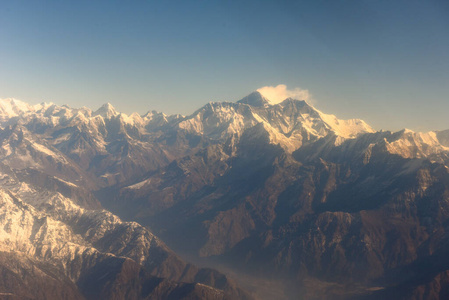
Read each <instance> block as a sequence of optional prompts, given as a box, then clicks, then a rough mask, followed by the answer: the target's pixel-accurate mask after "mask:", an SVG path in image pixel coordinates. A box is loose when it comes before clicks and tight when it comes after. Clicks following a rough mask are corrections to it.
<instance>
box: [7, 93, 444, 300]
mask: <svg viewBox="0 0 449 300" xmlns="http://www.w3.org/2000/svg"><path fill="white" fill-rule="evenodd" d="M448 168H449V130H446V131H431V132H427V133H418V132H413V131H410V130H406V129H404V130H401V131H398V132H390V131H375V130H374V129H373V128H371V127H370V126H369V125H368V124H367V123H365V122H364V121H362V120H359V119H351V120H341V119H338V118H337V117H336V116H334V115H330V114H325V113H323V112H321V111H319V110H317V109H316V108H314V107H313V106H312V105H310V104H309V103H307V102H306V101H301V100H295V99H291V98H288V99H285V100H284V101H283V102H281V103H278V104H272V103H270V101H269V100H268V99H266V98H264V97H263V96H262V95H261V94H260V93H258V92H254V93H252V94H250V95H248V96H246V97H245V98H243V99H242V100H240V101H237V102H211V103H208V104H206V105H205V106H203V107H201V108H200V109H198V110H197V111H195V112H194V113H193V114H191V115H189V116H182V115H170V116H168V115H165V114H163V113H160V112H156V111H150V112H148V113H146V114H144V115H139V114H137V113H133V114H131V115H126V114H123V113H119V112H117V111H116V110H115V109H114V107H113V106H112V105H111V104H105V105H103V106H102V107H100V108H99V109H98V110H96V111H92V110H90V109H88V108H85V107H83V108H70V107H68V106H65V105H63V106H58V105H55V104H52V103H42V104H38V105H29V104H26V103H24V102H22V101H19V100H16V99H3V100H0V203H1V206H0V211H1V213H0V225H1V226H0V250H1V251H0V269H1V272H2V276H1V278H0V294H1V295H4V296H5V297H11V299H16V298H17V297H18V299H298V298H300V299H445V298H447V297H448V296H449V259H448V258H447V255H446V253H448V251H449V243H448V242H449V238H448V235H447V231H448V230H449V228H448V226H449V225H448V224H449V205H448V203H449V202H448V200H449V171H448ZM448 232H449V231H448ZM172 249H173V250H172ZM181 257H185V258H189V259H188V260H192V261H195V262H197V264H198V265H203V266H205V267H197V266H195V265H194V264H191V263H187V262H186V261H185V259H183V258H181ZM211 267H213V268H211ZM214 268H216V269H220V270H221V271H216V270H215V269H214ZM229 274H232V275H231V276H229ZM231 277H233V278H231ZM267 282H268V283H271V284H274V283H276V287H274V286H270V285H269V284H268V285H267ZM13 297H16V298H13ZM301 297H302V298H301Z"/></svg>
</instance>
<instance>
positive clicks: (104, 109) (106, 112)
mask: <svg viewBox="0 0 449 300" xmlns="http://www.w3.org/2000/svg"><path fill="white" fill-rule="evenodd" d="M118 114H119V113H118V112H117V111H116V110H115V108H114V106H112V104H111V103H109V102H108V103H105V104H103V105H102V106H101V107H100V108H99V109H97V110H96V111H95V112H94V113H93V114H92V115H93V116H94V117H95V116H102V117H103V118H105V119H109V118H112V117H115V116H117V115H118Z"/></svg>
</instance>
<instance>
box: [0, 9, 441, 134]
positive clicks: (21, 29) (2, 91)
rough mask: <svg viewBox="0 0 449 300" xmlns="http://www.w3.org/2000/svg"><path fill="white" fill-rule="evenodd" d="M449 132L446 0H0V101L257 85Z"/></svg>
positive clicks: (162, 101) (201, 95)
mask: <svg viewBox="0 0 449 300" xmlns="http://www.w3.org/2000/svg"><path fill="white" fill-rule="evenodd" d="M278 84H285V85H287V87H288V88H289V89H292V90H293V89H295V88H301V89H306V90H308V91H309V93H310V94H311V101H312V102H313V104H314V105H315V106H316V107H317V108H319V109H320V110H322V111H323V112H326V113H333V114H335V115H337V116H338V117H339V118H362V119H364V120H365V121H367V122H368V123H369V124H371V125H372V126H373V127H374V128H376V129H389V130H398V129H401V128H405V127H406V128H410V129H413V130H417V131H425V130H433V129H435V130H441V129H449V117H448V115H449V113H448V112H449V97H448V95H449V2H447V1H413V0H408V1H368V0H365V1H363V0H359V1H343V0H342V1H319V0H318V1H17V0H16V1H10V0H3V1H0V97H1V98H6V97H14V98H17V99H21V100H24V101H26V102H29V103H38V102H42V101H47V102H50V101H51V102H55V103H57V104H68V105H70V106H74V107H80V106H88V107H91V108H93V109H95V108H96V107H98V106H100V105H101V104H102V103H105V102H110V103H112V104H113V105H114V106H115V107H116V108H117V110H119V111H123V112H126V113H130V112H133V111H137V112H139V113H142V114H143V113H145V112H146V111H148V110H153V109H156V110H159V111H163V112H166V113H182V114H190V113H192V112H193V111H194V110H196V109H197V108H199V107H200V106H202V105H204V104H205V103H207V102H209V101H224V100H226V101H236V100H238V99H240V98H242V97H244V96H245V95H247V94H249V93H250V92H252V91H254V90H256V89H258V88H261V87H264V86H277V85H278Z"/></svg>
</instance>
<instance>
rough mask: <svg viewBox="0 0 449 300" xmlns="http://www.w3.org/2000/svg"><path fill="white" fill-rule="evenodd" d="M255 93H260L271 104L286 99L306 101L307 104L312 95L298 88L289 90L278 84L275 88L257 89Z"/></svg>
mask: <svg viewBox="0 0 449 300" xmlns="http://www.w3.org/2000/svg"><path fill="white" fill-rule="evenodd" d="M257 91H258V92H259V93H261V94H262V96H264V97H265V98H267V99H268V100H269V101H270V102H271V104H277V103H280V102H282V101H284V100H285V99H287V98H293V99H297V100H306V101H307V102H309V103H310V102H311V100H312V95H311V94H310V93H309V91H308V90H304V89H301V88H299V87H297V88H294V89H292V90H289V89H287V86H286V85H285V84H278V85H277V86H264V87H261V88H259V89H257Z"/></svg>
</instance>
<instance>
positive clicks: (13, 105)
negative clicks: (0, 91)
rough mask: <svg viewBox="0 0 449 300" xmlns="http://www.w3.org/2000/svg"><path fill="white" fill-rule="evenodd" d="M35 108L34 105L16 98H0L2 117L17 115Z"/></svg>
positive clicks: (0, 114) (0, 113)
mask: <svg viewBox="0 0 449 300" xmlns="http://www.w3.org/2000/svg"><path fill="white" fill-rule="evenodd" d="M33 110H34V108H33V106H31V105H29V104H27V103H25V102H22V101H20V100H17V99H14V98H6V99H0V117H1V118H2V119H5V118H11V117H16V116H19V115H21V114H23V113H27V112H30V111H33Z"/></svg>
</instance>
